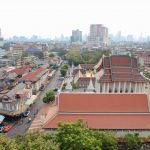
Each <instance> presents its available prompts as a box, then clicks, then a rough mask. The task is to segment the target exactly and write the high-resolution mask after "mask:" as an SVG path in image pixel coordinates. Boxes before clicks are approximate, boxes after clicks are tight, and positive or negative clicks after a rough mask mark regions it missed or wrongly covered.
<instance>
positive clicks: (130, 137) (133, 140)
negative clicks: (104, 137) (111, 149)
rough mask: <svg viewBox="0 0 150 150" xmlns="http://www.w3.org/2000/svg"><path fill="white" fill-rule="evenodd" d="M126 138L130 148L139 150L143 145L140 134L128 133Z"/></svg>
mask: <svg viewBox="0 0 150 150" xmlns="http://www.w3.org/2000/svg"><path fill="white" fill-rule="evenodd" d="M125 140H126V141H127V147H128V150H139V149H140V148H141V147H142V140H141V139H140V138H139V135H138V134H136V133H135V134H126V135H125Z"/></svg>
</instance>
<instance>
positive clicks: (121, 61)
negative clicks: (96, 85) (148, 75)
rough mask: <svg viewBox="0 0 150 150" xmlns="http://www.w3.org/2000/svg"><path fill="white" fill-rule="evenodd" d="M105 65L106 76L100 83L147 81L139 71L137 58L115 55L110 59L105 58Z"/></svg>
mask: <svg viewBox="0 0 150 150" xmlns="http://www.w3.org/2000/svg"><path fill="white" fill-rule="evenodd" d="M131 61H132V62H131ZM110 62H111V63H110ZM103 63H104V66H103V68H104V74H103V75H102V76H101V78H100V79H99V82H105V81H107V80H108V82H112V81H125V82H145V79H144V78H143V77H142V76H141V75H140V73H139V71H138V68H137V59H136V58H131V57H130V56H126V55H124V56H120V55H113V56H110V57H104V59H103ZM109 63H110V67H109ZM108 70H109V71H108ZM108 75H109V76H108ZM135 75H136V76H135Z"/></svg>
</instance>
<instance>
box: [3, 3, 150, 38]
mask: <svg viewBox="0 0 150 150" xmlns="http://www.w3.org/2000/svg"><path fill="white" fill-rule="evenodd" d="M0 3H1V5H0V18H1V19H0V28H1V29H2V36H3V37H4V38H8V37H12V36H14V35H17V36H22V35H24V36H27V37H31V36H32V35H38V36H41V37H49V38H54V37H55V36H60V35H61V34H63V35H65V36H70V35H71V31H72V30H74V29H79V30H81V31H83V35H84V34H89V29H90V24H103V25H104V26H106V27H108V29H109V33H110V34H117V32H118V31H121V32H122V35H133V36H134V37H137V36H139V35H140V34H141V33H142V35H143V36H148V35H150V30H149V26H150V22H148V21H147V20H148V17H149V16H148V15H149V13H150V10H149V8H148V7H149V5H148V4H149V1H148V0H138V1H136V3H135V2H134V1H131V2H130V1H129V0H126V1H124V0H121V1H119V0H113V1H109V0H105V1H104V0H99V1H98V0H93V1H91V0H90V1H86V3H85V2H84V1H81V2H80V1H79V0H77V1H75V2H73V1H71V2H70V1H69V0H64V1H58V0H55V1H54V0H49V1H48V0H43V1H42V0H38V1H35V0H32V1H29V0H27V1H19V0H14V1H9V0H5V1H0Z"/></svg>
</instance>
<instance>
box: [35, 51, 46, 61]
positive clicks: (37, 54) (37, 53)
mask: <svg viewBox="0 0 150 150" xmlns="http://www.w3.org/2000/svg"><path fill="white" fill-rule="evenodd" d="M33 55H34V56H36V57H38V58H39V59H41V58H43V57H44V53H43V52H42V51H36V52H34V53H33Z"/></svg>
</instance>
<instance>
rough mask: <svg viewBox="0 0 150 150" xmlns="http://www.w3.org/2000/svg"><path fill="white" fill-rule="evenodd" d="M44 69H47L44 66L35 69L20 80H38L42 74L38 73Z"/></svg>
mask: <svg viewBox="0 0 150 150" xmlns="http://www.w3.org/2000/svg"><path fill="white" fill-rule="evenodd" d="M44 70H45V69H44V68H42V67H40V68H38V69H36V70H35V71H33V72H30V73H28V74H27V75H25V76H23V77H22V78H21V79H20V81H31V82H34V81H37V80H38V79H39V78H40V76H38V75H39V74H41V73H42V72H43V71H44Z"/></svg>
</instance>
